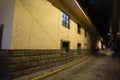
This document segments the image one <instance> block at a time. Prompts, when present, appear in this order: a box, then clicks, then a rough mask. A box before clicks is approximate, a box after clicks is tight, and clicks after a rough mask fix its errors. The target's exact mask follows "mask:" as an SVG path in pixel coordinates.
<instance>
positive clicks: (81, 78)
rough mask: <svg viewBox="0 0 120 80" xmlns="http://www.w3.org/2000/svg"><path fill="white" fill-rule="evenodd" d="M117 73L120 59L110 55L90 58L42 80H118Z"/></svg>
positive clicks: (119, 76)
mask: <svg viewBox="0 0 120 80" xmlns="http://www.w3.org/2000/svg"><path fill="white" fill-rule="evenodd" d="M108 52H109V51H107V52H105V53H107V54H108ZM119 73H120V58H118V57H113V56H111V55H106V56H96V57H95V56H94V57H93V56H92V57H90V58H88V59H87V60H85V61H83V62H82V63H79V64H77V65H75V66H73V67H71V68H68V69H66V70H64V71H61V72H59V73H57V74H54V75H52V76H49V77H47V78H46V79H44V80H120V75H119Z"/></svg>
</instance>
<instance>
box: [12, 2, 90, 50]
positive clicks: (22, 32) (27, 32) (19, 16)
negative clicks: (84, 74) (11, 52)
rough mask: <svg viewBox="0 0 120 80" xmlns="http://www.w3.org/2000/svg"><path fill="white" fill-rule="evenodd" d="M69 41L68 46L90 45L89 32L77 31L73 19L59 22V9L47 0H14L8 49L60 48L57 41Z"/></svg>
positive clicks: (83, 46)
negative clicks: (9, 46) (68, 21)
mask: <svg viewBox="0 0 120 80" xmlns="http://www.w3.org/2000/svg"><path fill="white" fill-rule="evenodd" d="M61 40H68V41H70V48H71V49H76V48H77V43H81V48H82V49H84V48H85V44H87V45H88V47H87V48H90V38H89V34H88V35H87V37H85V36H84V29H82V30H81V34H78V33H77V23H75V22H74V21H73V20H70V29H68V28H65V27H63V26H62V12H61V10H59V9H57V8H56V7H54V6H53V5H52V4H51V3H50V2H48V1H47V0H16V5H15V12H14V23H13V30H12V45H11V49H60V41H61Z"/></svg>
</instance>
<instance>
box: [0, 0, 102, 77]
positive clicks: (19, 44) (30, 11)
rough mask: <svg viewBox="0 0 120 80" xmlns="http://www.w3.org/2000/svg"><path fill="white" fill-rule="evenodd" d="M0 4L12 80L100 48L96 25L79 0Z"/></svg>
mask: <svg viewBox="0 0 120 80" xmlns="http://www.w3.org/2000/svg"><path fill="white" fill-rule="evenodd" d="M1 4H2V5H1V6H0V10H1V12H2V13H0V18H1V20H0V24H1V25H0V26H1V36H0V37H1V49H2V50H1V54H6V56H8V55H9V58H8V57H7V58H8V59H7V60H8V62H9V65H8V71H9V75H10V78H16V77H21V76H23V75H26V74H31V73H32V72H37V71H41V70H44V69H48V68H51V67H54V66H55V65H56V66H58V65H62V64H65V63H67V62H70V61H72V60H75V59H77V58H79V56H80V55H82V54H88V53H90V52H91V50H92V49H94V48H95V47H96V46H99V48H101V44H100V43H99V44H97V42H98V40H99V37H98V36H99V35H98V33H97V32H96V30H95V29H94V25H93V24H92V22H91V20H90V19H89V17H88V15H87V14H86V12H85V11H84V10H83V8H82V7H81V6H80V4H78V3H77V1H76V0H71V2H70V1H69V0H62V1H61V0H12V1H9V0H1ZM79 54H80V55H79ZM6 56H5V57H6ZM63 61H64V62H63Z"/></svg>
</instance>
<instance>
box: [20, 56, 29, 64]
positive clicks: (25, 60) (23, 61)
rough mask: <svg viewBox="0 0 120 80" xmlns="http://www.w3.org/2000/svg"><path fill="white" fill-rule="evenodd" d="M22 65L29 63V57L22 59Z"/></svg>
mask: <svg viewBox="0 0 120 80" xmlns="http://www.w3.org/2000/svg"><path fill="white" fill-rule="evenodd" d="M20 59H21V63H25V62H29V61H30V60H29V57H21V58H20Z"/></svg>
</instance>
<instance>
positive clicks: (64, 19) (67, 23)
mask: <svg viewBox="0 0 120 80" xmlns="http://www.w3.org/2000/svg"><path fill="white" fill-rule="evenodd" d="M62 25H63V26H64V27H66V28H70V17H69V15H68V14H67V13H65V12H64V11H62Z"/></svg>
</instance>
